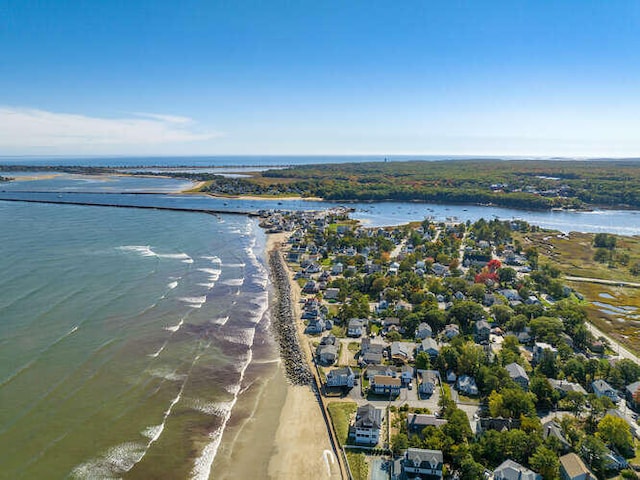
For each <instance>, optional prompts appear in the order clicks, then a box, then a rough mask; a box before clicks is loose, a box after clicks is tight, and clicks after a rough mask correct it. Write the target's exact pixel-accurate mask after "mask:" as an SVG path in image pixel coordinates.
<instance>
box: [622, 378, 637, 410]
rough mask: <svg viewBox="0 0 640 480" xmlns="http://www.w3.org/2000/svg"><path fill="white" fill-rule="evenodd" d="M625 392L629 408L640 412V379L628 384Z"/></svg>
mask: <svg viewBox="0 0 640 480" xmlns="http://www.w3.org/2000/svg"><path fill="white" fill-rule="evenodd" d="M624 393H625V397H627V404H628V405H629V408H631V409H632V410H634V411H636V412H639V413H640V381H638V382H634V383H632V384H630V385H627V387H626V388H625V389H624Z"/></svg>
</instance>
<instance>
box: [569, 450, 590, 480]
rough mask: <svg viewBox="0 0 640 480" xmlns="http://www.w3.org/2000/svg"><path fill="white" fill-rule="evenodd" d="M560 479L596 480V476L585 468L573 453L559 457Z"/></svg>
mask: <svg viewBox="0 0 640 480" xmlns="http://www.w3.org/2000/svg"><path fill="white" fill-rule="evenodd" d="M560 478H561V479H562V480H596V478H597V477H596V476H595V475H594V474H593V473H592V472H591V470H589V469H588V468H587V466H586V465H585V464H584V462H583V461H582V460H581V459H580V457H579V456H578V455H576V454H575V453H567V454H566V455H563V456H562V457H560Z"/></svg>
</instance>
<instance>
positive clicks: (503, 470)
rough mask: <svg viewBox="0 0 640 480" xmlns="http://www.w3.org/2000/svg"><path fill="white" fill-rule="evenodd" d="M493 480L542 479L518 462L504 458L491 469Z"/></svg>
mask: <svg viewBox="0 0 640 480" xmlns="http://www.w3.org/2000/svg"><path fill="white" fill-rule="evenodd" d="M493 478H494V480H542V476H541V475H540V474H538V473H536V472H534V471H532V470H529V469H528V468H526V467H523V466H522V465H520V464H519V463H518V462H514V461H513V460H505V461H504V462H502V463H501V464H500V465H499V466H498V468H496V469H495V470H494V471H493Z"/></svg>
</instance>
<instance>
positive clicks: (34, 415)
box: [0, 202, 277, 479]
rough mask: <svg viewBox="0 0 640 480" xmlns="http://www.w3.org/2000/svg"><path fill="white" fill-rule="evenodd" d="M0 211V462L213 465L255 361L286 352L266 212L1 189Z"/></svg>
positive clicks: (170, 468) (30, 474)
mask: <svg viewBox="0 0 640 480" xmlns="http://www.w3.org/2000/svg"><path fill="white" fill-rule="evenodd" d="M98 213H99V214H98ZM0 224H1V225H3V226H6V227H8V228H2V229H1V230H0V245H2V250H1V253H2V254H1V255H0V271H2V272H3V274H2V277H0V404H2V409H0V442H1V444H2V445H3V446H4V447H3V449H2V450H1V451H0V478H11V479H15V478H64V477H66V476H71V477H72V478H105V477H119V476H125V477H126V478H153V477H156V478H157V477H162V478H207V477H208V473H209V469H210V467H211V463H212V461H213V458H214V456H215V453H216V451H217V449H218V446H219V443H220V440H221V434H222V431H223V427H224V425H225V423H226V422H227V421H228V420H229V418H230V412H231V409H232V407H233V405H234V404H235V402H236V398H237V396H238V395H239V394H241V392H242V391H243V390H244V389H246V386H247V385H249V384H251V383H252V382H254V381H256V379H257V378H260V377H261V376H262V375H264V374H265V372H266V371H267V370H268V371H269V372H272V369H273V364H269V363H264V366H261V363H257V364H256V365H255V367H252V368H251V369H249V370H247V365H248V363H249V362H250V361H251V360H259V362H264V361H265V360H273V359H275V358H277V351H276V350H275V348H274V346H273V342H272V340H271V338H270V335H269V334H268V321H269V319H268V315H266V307H267V300H268V298H267V290H266V288H267V274H266V270H265V268H264V265H263V264H262V260H261V255H260V253H261V251H262V249H263V245H264V235H263V234H262V232H261V231H260V229H259V227H258V226H257V224H256V222H255V221H253V220H250V219H248V218H246V217H244V216H233V215H227V216H225V218H224V222H222V221H221V220H220V219H217V218H216V217H213V216H210V215H203V214H197V213H176V212H157V211H141V210H126V209H125V210H122V209H100V210H97V209H96V208H95V207H82V206H66V205H42V204H20V203H7V202H0Z"/></svg>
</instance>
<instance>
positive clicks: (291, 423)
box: [210, 234, 340, 480]
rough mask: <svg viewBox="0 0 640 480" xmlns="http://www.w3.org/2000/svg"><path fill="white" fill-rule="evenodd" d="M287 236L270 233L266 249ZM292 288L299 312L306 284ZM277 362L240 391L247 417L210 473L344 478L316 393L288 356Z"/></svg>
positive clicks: (231, 430) (239, 412) (240, 409)
mask: <svg viewBox="0 0 640 480" xmlns="http://www.w3.org/2000/svg"><path fill="white" fill-rule="evenodd" d="M285 240H286V234H276V235H269V237H268V240H267V247H266V251H267V252H270V251H272V250H273V249H274V248H277V246H278V245H279V244H280V243H282V242H284V241H285ZM291 291H292V299H294V310H295V312H296V314H298V315H297V316H296V318H299V308H300V306H299V303H298V300H299V298H300V289H299V286H298V285H297V284H296V283H295V282H293V281H291ZM298 326H299V325H298ZM298 330H299V332H300V328H299V329H298ZM301 338H302V337H301ZM303 344H305V350H306V349H307V348H308V347H306V345H308V343H307V342H303ZM273 366H274V368H273V369H272V370H271V372H272V373H271V376H269V377H268V378H265V377H267V375H262V376H261V377H260V378H258V379H257V380H256V381H255V382H254V383H253V384H252V385H251V386H250V387H249V388H248V389H247V391H246V392H244V393H243V394H242V395H241V396H240V398H239V400H238V404H237V405H236V408H235V409H234V410H235V415H234V416H236V418H244V420H241V421H239V422H238V423H237V424H233V425H229V426H228V428H227V431H225V436H224V438H223V442H222V444H221V446H220V449H219V451H218V455H217V457H216V460H215V462H214V465H213V469H212V472H211V476H210V478H211V479H214V478H215V479H229V480H231V479H236V478H270V479H274V480H275V479H285V480H286V479H299V478H302V479H331V480H333V479H339V478H340V470H339V467H338V465H337V463H336V461H335V459H334V458H333V453H332V451H331V446H330V443H329V434H328V433H327V428H326V425H325V423H324V420H323V418H322V413H321V410H320V407H319V405H318V402H317V400H316V397H315V394H314V393H313V392H312V390H311V388H310V387H308V386H292V385H290V384H289V383H288V382H287V380H286V378H285V370H284V365H283V364H282V362H277V363H273Z"/></svg>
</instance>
